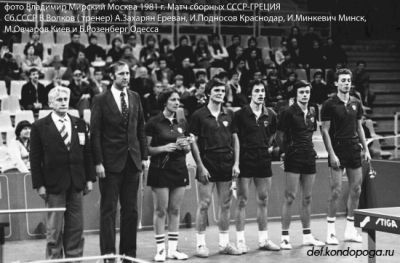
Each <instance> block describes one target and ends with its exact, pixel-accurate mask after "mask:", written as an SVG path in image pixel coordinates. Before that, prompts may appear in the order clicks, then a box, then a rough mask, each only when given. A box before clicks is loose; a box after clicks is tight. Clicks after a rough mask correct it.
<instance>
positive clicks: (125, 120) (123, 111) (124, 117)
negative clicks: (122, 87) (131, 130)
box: [121, 92, 128, 126]
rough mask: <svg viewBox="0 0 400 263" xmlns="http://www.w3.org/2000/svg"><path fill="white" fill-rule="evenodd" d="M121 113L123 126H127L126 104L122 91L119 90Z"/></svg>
mask: <svg viewBox="0 0 400 263" xmlns="http://www.w3.org/2000/svg"><path fill="white" fill-rule="evenodd" d="M121 113H122V118H123V119H124V124H125V126H128V105H126V101H125V93H124V92H121Z"/></svg>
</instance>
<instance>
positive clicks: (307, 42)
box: [303, 26, 321, 54]
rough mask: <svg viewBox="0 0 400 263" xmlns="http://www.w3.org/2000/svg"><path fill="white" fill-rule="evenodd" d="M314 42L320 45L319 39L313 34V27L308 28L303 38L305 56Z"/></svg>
mask: <svg viewBox="0 0 400 263" xmlns="http://www.w3.org/2000/svg"><path fill="white" fill-rule="evenodd" d="M314 41H317V42H318V43H321V38H320V37H319V35H318V34H317V33H316V32H315V30H314V27H313V26H308V28H307V33H306V34H305V35H304V37H303V48H304V52H306V53H307V54H309V53H310V49H311V48H312V46H313V43H314Z"/></svg>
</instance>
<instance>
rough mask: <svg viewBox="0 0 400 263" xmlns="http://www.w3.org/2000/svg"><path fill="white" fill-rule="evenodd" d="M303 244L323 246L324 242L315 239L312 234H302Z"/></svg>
mask: <svg viewBox="0 0 400 263" xmlns="http://www.w3.org/2000/svg"><path fill="white" fill-rule="evenodd" d="M303 246H315V247H323V246H325V243H324V242H322V241H320V240H318V239H316V238H315V237H314V236H313V235H311V234H309V235H303Z"/></svg>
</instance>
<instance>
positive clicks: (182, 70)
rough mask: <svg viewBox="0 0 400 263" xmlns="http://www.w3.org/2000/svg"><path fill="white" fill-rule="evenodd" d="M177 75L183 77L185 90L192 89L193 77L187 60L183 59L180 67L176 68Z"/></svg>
mask: <svg viewBox="0 0 400 263" xmlns="http://www.w3.org/2000/svg"><path fill="white" fill-rule="evenodd" d="M176 73H177V74H179V75H182V76H183V85H184V86H185V87H187V88H190V87H192V85H193V84H194V82H195V76H194V72H193V69H192V68H191V63H190V59H189V58H184V59H183V60H182V62H181V66H180V67H179V68H178V70H177V72H176Z"/></svg>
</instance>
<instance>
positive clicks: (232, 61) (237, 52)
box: [229, 46, 244, 70]
mask: <svg viewBox="0 0 400 263" xmlns="http://www.w3.org/2000/svg"><path fill="white" fill-rule="evenodd" d="M243 52H244V51H243V47H242V46H237V47H236V49H235V54H234V55H233V57H232V58H229V59H230V61H229V69H231V70H232V69H233V68H234V65H236V63H237V61H238V60H240V59H244V56H243Z"/></svg>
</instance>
